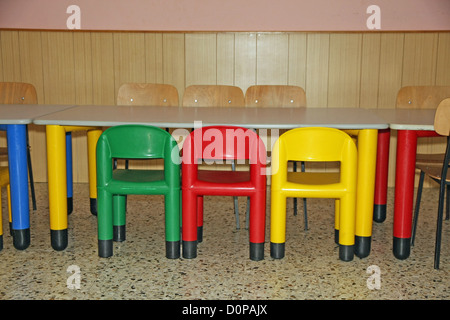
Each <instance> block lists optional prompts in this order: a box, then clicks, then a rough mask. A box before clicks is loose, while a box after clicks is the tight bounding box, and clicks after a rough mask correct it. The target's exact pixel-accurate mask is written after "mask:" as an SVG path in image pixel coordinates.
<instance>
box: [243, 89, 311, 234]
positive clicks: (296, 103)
mask: <svg viewBox="0 0 450 320" xmlns="http://www.w3.org/2000/svg"><path fill="white" fill-rule="evenodd" d="M245 106H246V107H259V108H264V107H273V108H274V107H279V108H283V107H306V93H305V90H304V89H303V88H302V87H298V86H288V85H253V86H250V87H248V89H247V91H246V92H245ZM293 171H294V172H296V171H297V162H295V161H294V162H293ZM301 171H302V172H304V171H305V163H304V162H302V163H301ZM293 201H294V215H295V216H296V215H297V211H298V210H297V198H294V199H293ZM303 210H304V219H305V230H307V229H308V215H307V207H306V199H303Z"/></svg>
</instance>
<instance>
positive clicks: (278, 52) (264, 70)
mask: <svg viewBox="0 0 450 320" xmlns="http://www.w3.org/2000/svg"><path fill="white" fill-rule="evenodd" d="M288 63H289V36H288V34H287V33H257V35H256V84H272V85H287V84H288V65H289V64H288Z"/></svg>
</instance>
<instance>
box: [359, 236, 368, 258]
mask: <svg viewBox="0 0 450 320" xmlns="http://www.w3.org/2000/svg"><path fill="white" fill-rule="evenodd" d="M371 243H372V237H360V236H355V255H356V256H357V257H359V258H361V259H362V258H366V257H368V256H369V254H370V248H371Z"/></svg>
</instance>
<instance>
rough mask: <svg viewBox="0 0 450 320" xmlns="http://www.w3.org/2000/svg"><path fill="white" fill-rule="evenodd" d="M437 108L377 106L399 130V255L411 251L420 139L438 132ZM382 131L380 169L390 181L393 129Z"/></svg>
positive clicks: (395, 249) (396, 224)
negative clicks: (389, 170) (383, 136)
mask: <svg viewBox="0 0 450 320" xmlns="http://www.w3.org/2000/svg"><path fill="white" fill-rule="evenodd" d="M435 112H436V110H435V109H400V108H398V109H378V110H374V113H375V114H376V115H377V116H379V117H381V118H383V119H384V120H385V121H386V122H388V123H389V127H390V129H391V130H396V131H397V150H396V162H395V163H396V167H395V168H396V169H395V170H396V171H395V195H394V232H393V253H394V256H395V257H396V258H397V259H402V260H403V259H407V258H408V257H409V255H410V249H411V244H410V242H411V226H412V213H413V199H414V179H415V163H416V153H417V139H418V138H420V137H438V136H439V135H438V134H437V133H436V132H435V131H434V115H435ZM380 132H381V131H380ZM382 134H384V135H385V137H386V138H383V139H380V140H379V144H378V155H379V156H378V160H377V161H378V163H377V169H378V167H379V168H381V169H380V172H383V174H384V175H385V176H384V179H386V181H387V171H388V169H387V168H388V165H389V156H388V155H389V134H390V133H389V130H384V131H383V132H382ZM380 155H384V156H382V157H380ZM377 180H378V177H377ZM383 192H384V193H385V192H386V191H383ZM384 195H385V194H384Z"/></svg>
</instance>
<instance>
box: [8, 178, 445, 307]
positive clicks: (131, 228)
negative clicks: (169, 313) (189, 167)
mask: <svg viewBox="0 0 450 320" xmlns="http://www.w3.org/2000/svg"><path fill="white" fill-rule="evenodd" d="M74 189H75V196H74V212H73V213H72V214H71V215H70V216H69V245H68V247H67V249H66V250H64V251H59V252H58V251H54V250H53V249H52V248H51V246H50V232H49V216H48V198H47V184H46V183H37V184H36V193H37V197H38V203H37V205H38V208H37V210H36V211H33V212H31V245H30V246H29V248H27V249H26V250H23V251H19V250H16V249H14V247H13V245H12V239H11V236H10V235H9V232H8V222H7V216H6V214H5V213H6V205H5V202H6V201H2V202H3V222H4V224H3V225H4V248H3V250H2V251H1V252H0V258H1V259H0V299H1V300H72V299H76V300H113V299H114V300H198V299H201V300H242V299H243V300H310V299H311V300H417V299H420V300H435V299H436V300H448V299H449V298H450V243H449V239H450V225H449V223H450V222H449V221H445V222H444V232H443V246H442V253H441V269H440V270H435V269H433V255H434V240H435V225H436V212H437V199H438V194H437V193H438V192H437V189H426V190H425V191H424V194H423V203H422V210H421V219H420V222H419V228H418V233H417V240H416V245H415V247H414V248H413V249H412V252H411V256H410V258H409V259H407V260H402V261H401V260H397V259H396V258H395V257H394V256H393V254H392V211H393V190H392V189H390V190H389V196H388V199H389V203H388V216H387V219H386V221H385V222H384V223H374V225H373V238H372V251H371V254H370V256H369V257H367V258H365V259H359V258H356V257H355V259H354V260H353V261H351V262H342V261H340V260H339V259H338V248H337V246H336V245H335V243H334V216H333V214H334V211H333V210H334V209H333V208H334V201H333V200H319V199H309V200H308V213H309V215H308V218H309V230H307V231H305V230H304V228H303V227H304V225H303V211H302V202H301V201H300V202H299V208H300V213H299V215H298V216H293V214H292V201H288V212H289V213H288V215H287V217H288V218H287V219H288V221H287V242H286V256H285V258H284V259H281V260H274V259H272V258H270V252H269V219H267V233H266V246H265V259H264V260H263V261H259V262H255V261H251V260H249V258H248V233H247V230H245V229H241V230H236V228H235V220H234V214H233V201H232V200H231V198H229V197H207V198H205V222H204V241H203V243H201V244H199V247H198V257H197V258H196V259H192V260H186V259H182V258H180V259H176V260H169V259H166V258H165V245H164V220H163V212H164V211H163V208H164V206H163V204H164V202H163V198H162V197H160V196H129V198H128V213H127V240H126V241H125V242H122V243H115V244H114V256H113V257H111V258H106V259H105V258H99V257H98V255H97V234H96V232H97V220H96V217H95V216H93V215H92V214H91V213H90V211H89V195H88V185H87V184H75V185H74ZM2 197H3V200H6V195H5V192H3V193H2ZM268 200H269V199H268ZM245 205H246V199H240V212H241V224H244V214H243V212H244V210H245ZM269 208H270V206H269V204H268V209H269ZM269 212H270V211H269V210H268V213H267V217H269V216H270V214H269ZM73 270H75V271H73ZM371 270H378V271H379V273H378V275H379V279H380V282H379V283H378V284H379V285H377V283H376V282H375V281H373V279H374V277H373V275H376V274H377V273H373V271H371ZM78 276H79V277H78ZM75 278H78V279H79V280H80V281H79V283H77V282H76V280H75ZM77 284H79V286H78V288H77Z"/></svg>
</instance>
